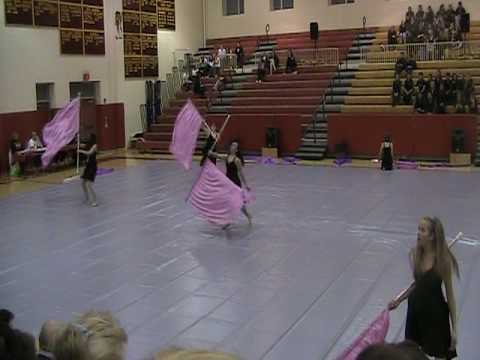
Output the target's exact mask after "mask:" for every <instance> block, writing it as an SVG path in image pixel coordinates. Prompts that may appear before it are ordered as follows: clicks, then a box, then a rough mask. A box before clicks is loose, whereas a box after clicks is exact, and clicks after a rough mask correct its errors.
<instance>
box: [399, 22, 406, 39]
mask: <svg viewBox="0 0 480 360" xmlns="http://www.w3.org/2000/svg"><path fill="white" fill-rule="evenodd" d="M398 37H399V42H400V44H405V43H406V42H407V27H406V26H405V22H404V21H403V20H402V22H401V23H400V26H399V27H398Z"/></svg>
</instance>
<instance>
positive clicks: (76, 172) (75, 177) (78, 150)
mask: <svg viewBox="0 0 480 360" xmlns="http://www.w3.org/2000/svg"><path fill="white" fill-rule="evenodd" d="M77 97H78V98H79V101H80V104H79V106H80V110H81V108H82V106H81V105H82V93H80V92H79V93H77ZM79 177H80V111H79V114H78V132H77V164H76V169H75V174H74V175H73V176H71V177H68V178H66V179H64V180H63V182H64V183H69V182H71V181H73V180H76V179H78V178H79Z"/></svg>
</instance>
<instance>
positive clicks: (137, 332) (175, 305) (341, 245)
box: [0, 161, 480, 360]
mask: <svg viewBox="0 0 480 360" xmlns="http://www.w3.org/2000/svg"><path fill="white" fill-rule="evenodd" d="M101 166H105V165H103V164H102V165H101ZM245 172H246V176H247V178H248V180H249V182H250V184H251V187H252V188H254V190H255V192H256V198H257V199H256V202H255V203H254V204H253V205H252V206H251V211H252V213H253V215H254V226H253V228H252V229H249V227H248V225H247V223H246V221H245V219H244V218H239V219H238V221H237V223H236V224H235V225H234V226H232V227H231V228H230V230H229V231H228V232H225V231H222V230H220V229H218V228H216V227H213V226H211V225H209V224H208V223H207V222H205V221H204V220H202V219H200V218H198V217H196V216H195V213H194V212H193V210H192V209H191V208H190V207H189V206H188V204H186V203H185V197H186V195H187V193H188V191H189V190H190V188H191V186H192V182H193V180H194V178H195V176H196V174H197V173H198V167H194V169H193V170H192V171H191V172H185V171H183V170H182V169H180V167H179V166H178V165H177V164H176V163H175V162H173V161H149V162H144V163H140V164H136V165H135V166H128V167H125V166H118V167H117V168H116V170H115V171H114V172H113V173H111V174H109V175H104V176H101V177H98V178H97V182H96V183H95V189H96V191H97V193H98V195H99V203H100V206H99V207H97V208H89V207H87V206H86V205H84V204H83V203H82V200H83V197H82V193H81V189H80V185H79V183H78V182H72V183H67V184H52V185H45V184H42V186H39V187H34V188H31V189H28V191H27V190H26V189H23V191H20V192H18V191H15V194H13V195H8V196H6V195H5V194H4V195H5V196H4V198H3V199H0V234H1V235H0V254H1V256H0V308H3V307H7V308H9V309H11V310H12V311H14V312H15V313H16V315H17V316H16V319H15V326H17V327H19V328H22V329H25V330H29V331H32V332H34V333H37V332H38V330H39V327H40V325H41V324H42V322H43V321H44V320H47V319H64V320H69V319H71V317H72V314H73V313H79V312H82V311H85V310H87V309H90V308H97V309H108V310H111V311H113V312H114V313H115V314H116V316H117V317H118V318H119V319H120V320H121V322H122V324H123V325H124V326H125V327H126V329H127V331H128V334H129V347H128V359H129V360H135V359H143V358H145V357H146V356H147V355H148V354H150V353H152V352H153V351H155V350H157V349H160V348H163V347H165V346H168V345H172V344H175V345H181V346H194V347H202V348H217V349H222V350H225V351H229V352H234V353H236V354H238V355H240V356H241V357H242V358H243V359H247V360H250V359H268V360H283V359H285V360H287V359H288V360H290V359H292V358H293V359H302V360H303V359H334V358H335V356H336V355H338V353H339V352H340V351H341V350H342V349H343V348H344V347H345V346H346V345H347V344H348V343H349V342H350V341H351V340H352V339H353V338H354V337H355V336H356V335H358V334H359V333H360V332H361V330H363V329H364V327H365V326H366V325H367V324H368V323H369V322H371V321H372V320H373V319H374V318H375V317H376V315H377V314H379V312H381V310H382V309H383V308H384V307H385V305H386V304H387V303H388V301H389V300H390V299H391V298H392V297H394V296H395V295H396V294H397V293H398V292H399V291H400V290H402V289H403V288H404V287H405V286H407V285H408V284H409V282H410V280H411V277H410V272H409V269H408V259H407V253H408V250H409V248H410V247H411V246H413V245H414V243H415V241H416V227H417V223H418V220H419V218H420V217H421V216H422V215H437V216H439V217H440V218H441V219H442V220H443V222H444V225H445V227H446V233H447V235H448V236H449V237H450V238H451V237H454V236H455V235H456V233H457V232H459V231H463V232H464V233H465V237H464V238H463V240H462V241H461V242H459V243H458V244H457V245H455V248H454V252H455V254H456V255H457V257H458V259H459V261H460V265H461V273H462V274H461V280H460V281H458V282H456V290H457V291H456V294H457V302H458V308H459V313H460V322H459V346H458V351H459V355H460V356H459V358H460V359H465V360H470V359H475V358H477V354H478V350H479V349H480V346H479V345H478V334H479V333H480V312H479V311H478V304H479V303H480V287H478V281H477V279H478V278H479V277H480V246H477V245H478V244H479V240H478V239H479V237H480V235H479V233H480V221H479V214H480V201H479V200H480V195H479V191H478V189H479V184H480V173H479V172H447V171H409V170H404V171H395V172H392V173H382V172H380V171H378V170H375V169H361V168H332V167H307V166H294V165H284V166H273V165H272V166H268V165H248V166H247V167H246V170H245ZM405 311H406V304H404V305H402V306H401V307H400V308H399V309H398V310H397V311H395V312H393V313H391V326H390V332H389V335H388V339H389V340H401V339H402V331H403V323H404V319H405Z"/></svg>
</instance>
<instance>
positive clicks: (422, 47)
mask: <svg viewBox="0 0 480 360" xmlns="http://www.w3.org/2000/svg"><path fill="white" fill-rule="evenodd" d="M402 52H403V53H405V55H406V56H412V57H413V58H414V59H415V60H416V61H444V60H458V59H469V58H470V59H473V58H476V59H480V41H455V42H436V43H412V44H395V45H383V44H381V45H372V46H370V47H368V48H362V50H361V56H362V60H363V61H365V62H367V63H395V62H396V61H397V59H398V58H399V57H400V55H401V53H402Z"/></svg>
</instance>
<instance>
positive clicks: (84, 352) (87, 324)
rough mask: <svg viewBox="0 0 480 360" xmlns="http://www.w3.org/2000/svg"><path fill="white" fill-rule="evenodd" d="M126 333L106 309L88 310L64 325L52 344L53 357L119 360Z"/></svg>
mask: <svg viewBox="0 0 480 360" xmlns="http://www.w3.org/2000/svg"><path fill="white" fill-rule="evenodd" d="M127 340H128V338H127V334H126V332H125V330H124V329H123V328H122V327H121V326H120V324H119V323H118V321H117V320H116V319H115V318H114V317H113V316H112V314H111V313H109V312H97V311H89V312H87V313H85V314H83V315H81V316H79V317H78V318H77V319H76V320H75V321H74V322H73V323H71V324H68V325H67V327H66V328H65V330H64V331H63V332H62V333H61V334H60V336H59V338H58V339H57V341H56V343H55V348H54V354H55V358H56V360H63V359H65V360H70V359H75V360H77V359H79V360H83V359H85V360H105V359H108V360H123V359H125V347H126V345H127Z"/></svg>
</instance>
